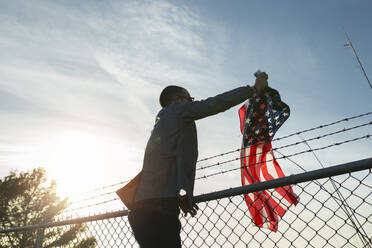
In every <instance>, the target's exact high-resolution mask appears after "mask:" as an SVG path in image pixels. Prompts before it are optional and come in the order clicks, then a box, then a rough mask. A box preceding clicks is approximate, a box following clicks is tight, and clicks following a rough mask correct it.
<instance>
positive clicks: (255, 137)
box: [239, 88, 298, 232]
mask: <svg viewBox="0 0 372 248" xmlns="http://www.w3.org/2000/svg"><path fill="white" fill-rule="evenodd" d="M289 113H290V110H289V107H288V105H287V104H285V103H284V102H282V101H281V99H280V95H279V93H278V91H276V90H274V89H271V88H268V89H267V90H266V91H265V93H263V94H260V95H254V96H253V97H252V98H250V99H248V100H247V101H246V102H245V104H244V105H243V106H242V107H241V108H240V109H239V118H240V129H241V132H242V134H243V142H242V149H241V159H240V163H241V179H242V185H243V186H244V185H247V184H254V183H260V182H264V181H269V180H272V179H277V178H280V177H284V176H285V175H284V173H283V171H282V169H281V168H280V166H279V164H278V162H277V161H276V160H275V157H274V153H273V151H272V146H271V140H272V138H273V137H274V135H275V133H276V131H277V130H278V129H279V127H280V126H281V125H282V124H283V123H284V122H285V121H286V120H287V119H288V117H289ZM244 199H245V202H246V204H247V206H248V209H249V212H250V214H251V217H252V220H253V222H254V223H255V225H257V226H258V227H267V228H270V230H272V231H275V232H276V231H277V229H278V222H279V220H280V218H281V217H283V215H284V214H285V212H286V211H287V209H288V208H289V207H290V206H291V205H292V204H294V205H296V204H297V202H298V198H297V196H296V194H295V193H293V190H292V188H291V186H284V187H279V188H274V189H267V190H263V191H260V192H254V193H250V194H244Z"/></svg>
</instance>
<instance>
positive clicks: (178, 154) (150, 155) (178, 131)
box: [128, 73, 268, 248]
mask: <svg viewBox="0 0 372 248" xmlns="http://www.w3.org/2000/svg"><path fill="white" fill-rule="evenodd" d="M267 79H268V76H267V74H266V73H261V74H259V75H258V76H257V78H256V82H255V85H254V86H253V87H250V86H244V87H240V88H236V89H234V90H231V91H228V92H225V93H223V94H220V95H217V96H215V97H210V98H207V99H206V100H202V101H194V98H193V97H191V96H190V94H189V92H188V91H187V90H186V89H184V88H182V87H178V86H168V87H166V88H165V89H164V90H163V91H162V93H161V94H160V99H159V101H160V105H161V106H162V109H161V110H160V112H159V113H158V115H157V116H156V121H155V126H154V129H153V131H152V133H151V137H150V139H149V141H148V143H147V146H146V151H145V156H144V161H143V168H142V177H141V181H140V184H139V186H138V190H137V193H136V196H135V200H134V202H135V203H134V207H133V209H132V210H131V211H130V213H129V216H128V218H129V223H130V225H131V227H132V229H133V232H134V236H135V238H136V240H137V242H138V243H139V244H140V246H141V248H148V247H172V248H177V247H181V239H180V230H181V224H180V221H179V219H178V215H179V213H180V210H179V207H180V208H181V209H182V210H183V212H185V214H187V213H190V214H191V215H192V216H194V215H195V214H196V210H197V206H196V205H195V204H194V203H193V202H192V197H193V191H194V180H195V169H196V161H197V157H198V145H197V134H196V126H195V120H199V119H202V118H205V117H208V116H211V115H215V114H218V113H220V112H223V111H225V110H227V109H229V108H231V107H233V106H235V105H237V104H240V103H242V102H243V101H245V100H246V99H248V98H250V97H252V96H253V94H254V93H256V92H257V93H258V92H261V91H263V90H264V89H265V88H267V87H268V83H267ZM181 190H183V191H184V192H185V193H186V195H185V196H183V197H180V192H181Z"/></svg>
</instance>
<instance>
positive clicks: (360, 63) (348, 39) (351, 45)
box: [344, 29, 372, 89]
mask: <svg viewBox="0 0 372 248" xmlns="http://www.w3.org/2000/svg"><path fill="white" fill-rule="evenodd" d="M344 33H345V36H346V39H347V42H348V43H347V44H345V45H344V46H349V47H351V49H352V50H353V53H354V55H355V57H356V59H357V61H358V63H359V66H360V68H361V69H362V71H363V74H364V77H365V78H366V79H367V82H368V84H369V87H371V89H372V84H371V82H370V81H369V79H368V76H367V73H366V71H365V70H364V67H363V65H362V62H360V59H359V56H358V54H357V52H356V51H355V49H354V46H353V44H352V43H351V40H350V38H349V36H348V35H347V33H346V30H345V29H344Z"/></svg>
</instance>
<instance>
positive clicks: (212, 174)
mask: <svg viewBox="0 0 372 248" xmlns="http://www.w3.org/2000/svg"><path fill="white" fill-rule="evenodd" d="M370 137H371V135H370V134H367V135H364V136H361V137H357V138H354V139H350V140H345V141H342V142H336V143H333V144H330V145H327V146H322V147H318V148H315V149H309V150H304V151H301V152H296V153H293V154H290V155H285V156H282V157H279V158H276V159H277V160H279V159H285V158H289V157H294V156H298V155H301V154H304V153H309V152H314V151H320V150H324V149H328V148H331V147H333V146H339V145H342V144H346V143H350V142H354V141H358V140H361V139H369V138H370ZM253 155H254V154H253ZM253 155H252V156H253ZM249 156H250V155H247V156H243V157H238V158H234V159H230V160H227V161H224V162H221V163H219V164H218V165H221V164H226V163H231V162H234V161H237V160H240V159H242V158H247V157H249ZM270 161H273V159H271V160H267V161H266V162H270ZM261 163H262V162H258V163H255V164H252V165H250V166H254V165H257V164H261ZM242 168H244V167H241V166H240V167H238V168H233V169H229V170H225V171H220V172H215V173H211V174H208V175H204V176H201V177H198V178H195V180H200V179H206V178H208V177H212V176H217V175H220V174H225V173H228V172H231V171H234V170H239V169H242Z"/></svg>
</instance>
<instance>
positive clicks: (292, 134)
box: [197, 112, 372, 163]
mask: <svg viewBox="0 0 372 248" xmlns="http://www.w3.org/2000/svg"><path fill="white" fill-rule="evenodd" d="M370 114H372V112H368V113H364V114H360V115H355V116H352V117H347V118H344V119H341V120H338V121H334V122H331V123H328V124H323V125H320V126H317V127H313V128H308V129H304V130H302V131H298V132H295V133H291V134H288V135H285V136H283V137H278V138H275V139H273V140H272V141H278V140H282V139H286V138H289V137H292V136H295V135H300V134H303V133H307V132H310V131H314V130H317V129H321V128H325V127H329V126H332V125H336V124H338V123H341V122H344V121H349V120H353V119H357V118H361V117H364V116H367V115H370ZM240 150H241V148H238V149H235V150H231V151H228V152H224V153H220V154H217V155H213V156H210V157H206V158H203V159H200V160H198V161H197V162H198V163H199V162H202V161H206V160H210V159H213V158H217V157H221V156H225V155H228V154H231V153H234V152H238V151H240Z"/></svg>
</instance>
